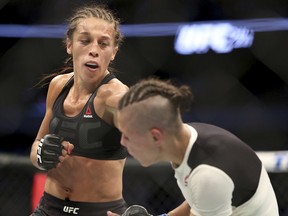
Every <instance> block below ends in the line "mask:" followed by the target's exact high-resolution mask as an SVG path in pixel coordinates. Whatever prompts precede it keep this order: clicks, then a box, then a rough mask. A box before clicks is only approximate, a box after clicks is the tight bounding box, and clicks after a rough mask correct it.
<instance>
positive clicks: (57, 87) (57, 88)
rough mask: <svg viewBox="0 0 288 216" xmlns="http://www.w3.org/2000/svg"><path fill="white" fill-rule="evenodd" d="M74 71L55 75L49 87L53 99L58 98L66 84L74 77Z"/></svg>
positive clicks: (49, 94) (49, 93)
mask: <svg viewBox="0 0 288 216" xmlns="http://www.w3.org/2000/svg"><path fill="white" fill-rule="evenodd" d="M72 75H73V73H67V74H61V75H57V76H55V77H54V78H53V79H52V80H51V82H50V84H49V89H48V96H49V97H50V98H51V99H52V100H53V98H56V97H57V96H58V95H59V94H60V92H61V90H62V89H63V87H64V86H65V84H66V83H67V82H68V80H69V79H70V78H71V77H72Z"/></svg>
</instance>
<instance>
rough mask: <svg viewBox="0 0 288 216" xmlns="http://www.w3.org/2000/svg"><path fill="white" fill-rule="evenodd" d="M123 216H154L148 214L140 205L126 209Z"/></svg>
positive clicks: (165, 215)
mask: <svg viewBox="0 0 288 216" xmlns="http://www.w3.org/2000/svg"><path fill="white" fill-rule="evenodd" d="M122 216H153V215H151V214H149V213H148V212H147V210H146V209H145V208H144V207H143V206H140V205H132V206H130V207H129V208H127V209H126V211H125V212H124V213H123V214H122ZM158 216H168V214H161V215H158Z"/></svg>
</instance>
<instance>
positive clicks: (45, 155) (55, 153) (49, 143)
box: [37, 134, 64, 170]
mask: <svg viewBox="0 0 288 216" xmlns="http://www.w3.org/2000/svg"><path fill="white" fill-rule="evenodd" d="M63 140H64V139H63V138H62V137H60V136H58V135H55V134H47V135H45V136H44V137H43V138H42V139H41V140H40V143H39V145H38V148H37V160H38V165H39V166H40V167H41V168H42V169H44V170H49V169H52V168H55V167H56V166H57V164H58V163H59V162H60V161H59V156H60V155H62V149H63V146H62V144H61V143H62V141H63Z"/></svg>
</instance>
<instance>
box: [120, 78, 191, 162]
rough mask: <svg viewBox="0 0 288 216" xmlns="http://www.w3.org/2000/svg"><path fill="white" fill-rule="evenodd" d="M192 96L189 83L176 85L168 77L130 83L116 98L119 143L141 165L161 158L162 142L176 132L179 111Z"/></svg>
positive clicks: (183, 108)
mask: <svg viewBox="0 0 288 216" xmlns="http://www.w3.org/2000/svg"><path fill="white" fill-rule="evenodd" d="M192 98H193V97H192V93H191V91H190V89H189V87H188V86H184V85H183V86H180V87H179V88H177V87H176V86H174V85H172V84H171V82H169V81H161V80H157V79H153V78H150V79H147V80H142V81H140V82H139V83H137V84H135V85H134V86H132V87H131V88H130V89H129V91H128V92H127V93H126V94H125V95H124V96H123V97H122V99H121V100H120V102H119V112H118V124H119V129H120V130H121V132H122V138H121V143H122V145H124V146H126V147H127V149H128V151H129V153H130V154H131V155H132V156H133V157H135V158H136V159H137V160H138V161H139V162H140V163H141V164H142V165H144V166H148V165H150V164H152V163H155V162H156V161H157V160H160V159H161V158H159V153H160V152H161V149H162V147H163V144H165V142H166V141H167V139H168V138H169V136H173V135H176V134H177V132H178V129H179V128H180V126H181V124H182V118H181V112H182V111H186V110H187V109H189V108H190V105H191V102H192Z"/></svg>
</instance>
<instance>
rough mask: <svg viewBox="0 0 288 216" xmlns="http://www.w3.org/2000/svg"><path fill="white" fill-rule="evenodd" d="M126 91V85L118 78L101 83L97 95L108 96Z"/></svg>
mask: <svg viewBox="0 0 288 216" xmlns="http://www.w3.org/2000/svg"><path fill="white" fill-rule="evenodd" d="M127 91H128V86H127V85H125V84H124V83H122V82H121V81H120V80H118V79H112V80H110V81H109V82H108V83H106V84H104V85H102V86H101V87H100V88H99V90H98V93H97V96H99V97H105V98H106V97H109V96H116V95H123V94H125V93H126V92H127Z"/></svg>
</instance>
